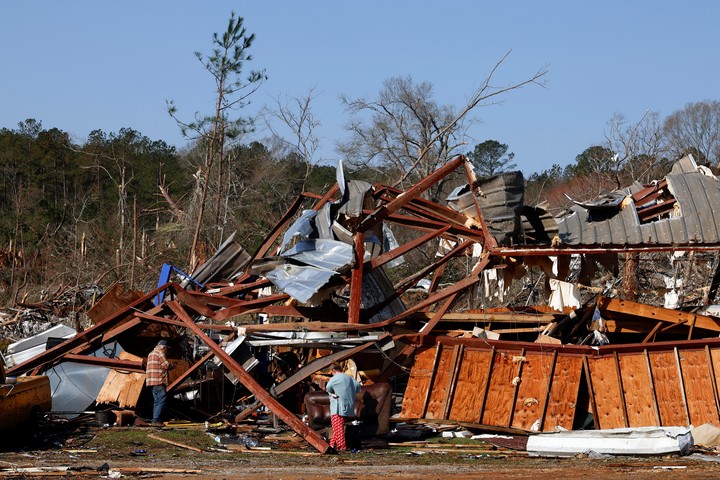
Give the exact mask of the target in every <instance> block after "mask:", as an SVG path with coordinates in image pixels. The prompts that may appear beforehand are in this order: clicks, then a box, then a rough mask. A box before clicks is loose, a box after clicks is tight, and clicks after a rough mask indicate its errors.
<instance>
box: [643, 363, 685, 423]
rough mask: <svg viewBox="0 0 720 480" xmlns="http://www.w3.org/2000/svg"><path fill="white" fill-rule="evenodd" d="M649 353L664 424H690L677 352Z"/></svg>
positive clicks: (661, 418) (661, 419)
mask: <svg viewBox="0 0 720 480" xmlns="http://www.w3.org/2000/svg"><path fill="white" fill-rule="evenodd" d="M649 355H650V365H651V366H652V375H653V380H654V384H655V395H656V396H657V401H658V408H659V410H660V421H661V423H662V426H664V427H670V426H684V425H688V418H687V414H686V411H685V403H684V401H683V394H682V390H681V389H680V379H679V378H678V365H677V362H676V361H675V353H674V352H672V351H670V352H668V351H665V352H650V353H649Z"/></svg>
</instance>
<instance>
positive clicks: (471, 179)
mask: <svg viewBox="0 0 720 480" xmlns="http://www.w3.org/2000/svg"><path fill="white" fill-rule="evenodd" d="M465 172H466V173H467V178H468V184H469V185H470V192H471V193H472V192H473V188H474V185H475V181H476V180H477V178H476V177H475V172H474V171H473V170H472V167H471V166H470V164H469V162H465ZM472 199H473V204H474V205H475V213H476V215H477V218H478V222H479V223H480V226H481V228H482V231H483V232H484V233H485V242H484V243H483V248H484V249H485V250H492V249H493V248H495V247H497V240H495V237H494V236H492V235H489V234H488V229H487V225H486V224H485V217H484V216H483V214H482V210H480V204H479V203H478V199H477V196H476V195H475V193H473V194H472Z"/></svg>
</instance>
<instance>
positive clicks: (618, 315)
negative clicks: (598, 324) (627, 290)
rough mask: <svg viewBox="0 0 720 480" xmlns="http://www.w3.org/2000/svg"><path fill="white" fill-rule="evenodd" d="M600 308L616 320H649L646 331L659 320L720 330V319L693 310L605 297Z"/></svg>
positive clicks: (600, 302) (599, 301) (608, 316)
mask: <svg viewBox="0 0 720 480" xmlns="http://www.w3.org/2000/svg"><path fill="white" fill-rule="evenodd" d="M597 305H598V309H599V310H600V312H601V313H602V314H603V317H604V318H605V317H607V318H608V319H615V320H618V321H619V320H623V319H628V320H635V321H638V320H641V321H644V322H647V327H646V331H649V330H650V329H652V328H653V327H654V326H655V325H656V323H657V322H658V321H662V322H666V323H670V324H683V323H686V324H688V325H693V326H694V328H703V329H705V330H711V331H713V332H720V320H718V319H716V318H714V317H710V316H708V315H700V314H697V313H692V312H683V311H680V310H672V309H669V308H662V307H654V306H652V305H645V304H642V303H636V302H631V301H629V300H620V299H617V298H607V297H603V298H601V299H600V300H598V304H597Z"/></svg>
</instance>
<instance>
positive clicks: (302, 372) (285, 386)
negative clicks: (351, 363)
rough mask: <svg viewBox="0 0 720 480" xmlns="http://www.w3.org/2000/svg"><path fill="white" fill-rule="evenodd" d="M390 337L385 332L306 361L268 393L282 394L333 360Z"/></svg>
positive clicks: (338, 360)
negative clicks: (346, 347)
mask: <svg viewBox="0 0 720 480" xmlns="http://www.w3.org/2000/svg"><path fill="white" fill-rule="evenodd" d="M388 338H390V334H389V333H386V334H383V335H381V336H380V337H378V339H377V340H375V341H374V342H368V343H365V344H363V345H358V346H357V347H354V348H350V349H347V350H340V351H338V352H334V353H331V354H330V355H325V356H324V357H320V358H316V359H315V360H313V361H312V362H310V363H308V364H307V365H305V366H304V367H302V368H301V369H299V370H298V371H297V372H295V373H293V374H292V375H290V376H289V377H287V378H286V379H285V380H283V381H282V382H280V383H279V384H277V385H276V386H274V387H272V388H271V389H270V393H271V394H272V395H273V396H274V397H277V396H278V395H280V394H282V393H283V392H285V391H287V390H289V389H290V388H292V387H294V386H295V385H297V384H298V383H300V382H302V381H303V380H305V379H306V378H308V377H309V376H310V375H312V374H314V373H316V372H318V371H319V370H322V369H323V368H327V367H329V366H330V365H332V364H333V363H335V362H342V361H343V360H346V359H348V358H350V357H352V356H353V355H355V354H357V353H360V352H362V351H364V350H367V349H368V348H369V347H371V346H373V345H376V344H377V343H379V342H383V341H385V340H387V339H388Z"/></svg>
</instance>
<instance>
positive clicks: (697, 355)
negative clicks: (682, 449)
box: [679, 350, 718, 425]
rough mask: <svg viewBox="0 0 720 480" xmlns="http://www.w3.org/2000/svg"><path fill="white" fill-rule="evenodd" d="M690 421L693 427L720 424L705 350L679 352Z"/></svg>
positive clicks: (708, 359) (708, 360)
mask: <svg viewBox="0 0 720 480" xmlns="http://www.w3.org/2000/svg"><path fill="white" fill-rule="evenodd" d="M679 358H680V365H681V366H682V379H683V383H684V385H685V396H686V398H687V406H688V411H689V412H690V421H691V423H692V424H693V425H702V424H703V423H715V424H717V423H718V409H717V405H716V403H715V393H714V390H713V387H712V376H711V365H710V358H709V356H708V354H707V352H706V351H705V350H683V351H681V352H679Z"/></svg>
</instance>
